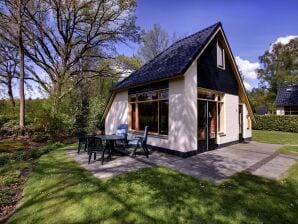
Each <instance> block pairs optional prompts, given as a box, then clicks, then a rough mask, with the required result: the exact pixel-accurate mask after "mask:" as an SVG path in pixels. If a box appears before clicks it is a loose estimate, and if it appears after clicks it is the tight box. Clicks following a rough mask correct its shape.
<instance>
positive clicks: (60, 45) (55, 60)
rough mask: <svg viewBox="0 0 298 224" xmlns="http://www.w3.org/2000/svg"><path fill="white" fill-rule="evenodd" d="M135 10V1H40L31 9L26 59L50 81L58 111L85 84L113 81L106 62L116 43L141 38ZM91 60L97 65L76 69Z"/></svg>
mask: <svg viewBox="0 0 298 224" xmlns="http://www.w3.org/2000/svg"><path fill="white" fill-rule="evenodd" d="M135 7H136V3H135V1H134V0H128V1H118V0H111V1H106V0H88V1H80V0H73V1H58V0H44V1H41V0H39V1H36V3H35V5H34V6H33V7H32V6H31V8H29V7H28V8H26V10H25V12H26V14H27V16H28V18H29V19H30V24H29V25H28V26H26V28H25V30H24V36H25V37H26V39H27V40H28V42H27V44H26V46H25V54H26V56H27V57H28V58H29V59H30V60H32V62H34V63H35V64H36V65H37V66H39V67H40V68H42V69H43V70H44V71H45V72H46V74H47V75H48V78H49V79H50V80H51V85H50V86H47V85H48V84H47V83H43V84H44V87H45V90H46V91H47V92H48V93H50V94H51V95H52V96H53V98H54V102H55V103H54V105H55V106H57V103H58V102H59V100H60V99H61V98H63V97H64V96H65V95H66V94H68V93H70V92H71V91H72V90H73V89H75V88H76V87H77V86H78V85H79V84H80V82H81V81H82V80H84V79H90V78H94V77H96V76H104V77H111V76H112V75H111V74H110V73H109V72H110V70H109V69H108V66H107V65H108V62H107V61H108V59H110V58H112V57H113V52H114V46H115V44H116V43H118V42H126V41H136V40H137V39H138V28H137V27H136V25H135V19H136V17H135V15H134V12H135ZM32 8H33V12H32ZM34 8H35V9H36V8H39V9H40V10H39V11H38V13H34V11H36V10H34ZM89 60H96V61H97V66H96V67H79V66H77V65H78V64H80V63H83V62H84V61H89ZM82 74H83V75H82Z"/></svg>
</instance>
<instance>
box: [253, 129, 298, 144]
mask: <svg viewBox="0 0 298 224" xmlns="http://www.w3.org/2000/svg"><path fill="white" fill-rule="evenodd" d="M252 138H253V140H254V141H257V142H264V143H271V144H284V145H298V133H291V132H280V131H263V130H253V132H252Z"/></svg>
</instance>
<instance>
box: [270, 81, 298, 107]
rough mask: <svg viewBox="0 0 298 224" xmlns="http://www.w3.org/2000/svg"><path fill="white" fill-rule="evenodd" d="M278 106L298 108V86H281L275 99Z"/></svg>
mask: <svg viewBox="0 0 298 224" xmlns="http://www.w3.org/2000/svg"><path fill="white" fill-rule="evenodd" d="M275 105H276V106H298V85H292V86H280V87H279V88H278V90H277V95H276V99H275Z"/></svg>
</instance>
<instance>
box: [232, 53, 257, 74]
mask: <svg viewBox="0 0 298 224" xmlns="http://www.w3.org/2000/svg"><path fill="white" fill-rule="evenodd" d="M235 60H236V63H237V65H238V68H239V70H240V72H241V73H242V75H243V76H244V79H248V80H255V79H257V71H256V70H257V69H259V68H261V65H260V63H259V62H250V61H248V60H244V59H242V58H240V57H239V56H236V58H235Z"/></svg>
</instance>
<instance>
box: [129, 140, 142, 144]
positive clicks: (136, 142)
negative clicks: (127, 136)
mask: <svg viewBox="0 0 298 224" xmlns="http://www.w3.org/2000/svg"><path fill="white" fill-rule="evenodd" d="M138 142H139V140H138V139H133V140H130V141H128V144H129V145H137V144H138Z"/></svg>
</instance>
